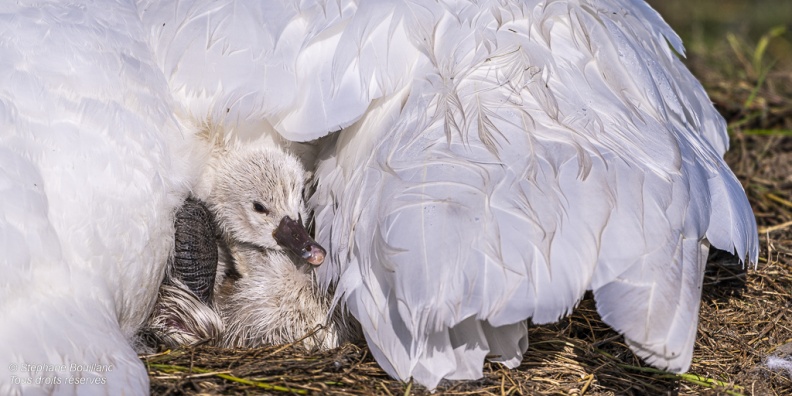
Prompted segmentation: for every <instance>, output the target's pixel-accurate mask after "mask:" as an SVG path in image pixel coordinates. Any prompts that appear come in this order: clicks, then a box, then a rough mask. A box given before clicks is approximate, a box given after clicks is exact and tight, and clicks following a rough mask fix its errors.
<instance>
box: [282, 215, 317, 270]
mask: <svg viewBox="0 0 792 396" xmlns="http://www.w3.org/2000/svg"><path fill="white" fill-rule="evenodd" d="M272 237H273V238H275V242H278V245H281V246H282V247H284V248H286V249H289V250H291V251H292V252H294V253H295V254H296V255H298V256H300V257H302V258H303V259H304V260H305V261H307V262H309V263H311V264H313V265H319V264H322V263H323V262H324V259H325V256H326V255H327V251H325V250H324V248H323V247H322V246H320V245H319V244H318V243H316V241H314V240H313V238H311V237H310V236H309V235H308V231H306V230H305V227H303V225H302V224H301V223H299V222H297V221H294V220H292V218H291V217H289V216H286V217H284V218H283V219H281V222H280V224H278V228H276V229H275V231H273V232H272Z"/></svg>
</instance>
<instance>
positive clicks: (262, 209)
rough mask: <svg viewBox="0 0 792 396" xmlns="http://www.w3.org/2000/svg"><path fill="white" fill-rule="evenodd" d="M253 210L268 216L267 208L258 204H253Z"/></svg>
mask: <svg viewBox="0 0 792 396" xmlns="http://www.w3.org/2000/svg"><path fill="white" fill-rule="evenodd" d="M253 210H255V211H256V212H259V213H263V214H269V210H267V208H265V207H264V205H262V204H260V203H258V202H253Z"/></svg>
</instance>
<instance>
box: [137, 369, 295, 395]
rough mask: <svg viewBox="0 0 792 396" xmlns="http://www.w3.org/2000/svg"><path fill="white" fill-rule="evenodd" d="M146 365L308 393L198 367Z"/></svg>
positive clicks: (278, 390)
mask: <svg viewBox="0 0 792 396" xmlns="http://www.w3.org/2000/svg"><path fill="white" fill-rule="evenodd" d="M147 365H148V367H149V368H150V369H151V368H153V369H156V370H170V371H179V372H196V373H201V374H212V375H213V376H215V377H219V378H222V379H224V380H228V381H233V382H237V383H240V384H244V385H250V386H254V387H256V388H261V389H266V390H270V391H276V392H289V393H296V394H298V395H307V394H308V391H306V390H305V389H296V388H290V387H286V386H280V385H273V384H270V383H267V382H261V381H251V380H248V379H245V378H239V377H237V376H234V375H231V374H226V372H213V371H211V370H206V369H202V368H199V367H193V368H192V369H190V368H188V367H183V366H176V365H171V364H159V363H148V364H147Z"/></svg>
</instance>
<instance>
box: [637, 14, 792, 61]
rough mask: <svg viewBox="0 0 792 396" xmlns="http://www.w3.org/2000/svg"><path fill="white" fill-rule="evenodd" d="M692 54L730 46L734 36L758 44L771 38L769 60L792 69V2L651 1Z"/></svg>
mask: <svg viewBox="0 0 792 396" xmlns="http://www.w3.org/2000/svg"><path fill="white" fill-rule="evenodd" d="M648 3H649V4H650V5H651V6H652V7H654V9H656V10H657V11H659V12H660V14H661V15H663V17H664V18H665V20H666V21H667V22H668V23H669V24H670V25H671V26H672V27H673V28H674V30H676V32H677V33H678V34H679V35H680V36H681V37H682V39H683V40H684V42H685V46H686V47H687V48H688V50H689V51H694V52H696V53H700V52H703V51H706V49H707V48H710V49H714V48H717V47H719V46H723V45H727V46H729V47H731V46H732V45H731V44H730V43H729V41H730V39H729V37H730V36H733V37H734V38H733V39H731V41H733V40H734V39H737V40H740V41H745V43H743V44H746V45H747V44H754V45H756V44H758V43H759V41H760V40H761V38H762V37H763V36H768V35H770V36H773V37H769V38H770V40H768V43H767V47H766V50H765V51H766V53H765V54H764V55H765V56H767V57H768V60H771V61H772V60H775V61H776V62H778V63H779V66H780V64H782V63H783V64H784V65H785V66H787V67H792V0H649V1H648Z"/></svg>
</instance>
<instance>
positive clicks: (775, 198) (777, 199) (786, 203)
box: [765, 193, 792, 208]
mask: <svg viewBox="0 0 792 396" xmlns="http://www.w3.org/2000/svg"><path fill="white" fill-rule="evenodd" d="M765 197H767V199H769V200H771V201H775V202H777V203H780V204H781V205H784V206H788V207H790V208H792V202H790V201H788V200H786V199H784V198H781V197H779V196H778V195H775V194H773V193H767V194H765Z"/></svg>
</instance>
